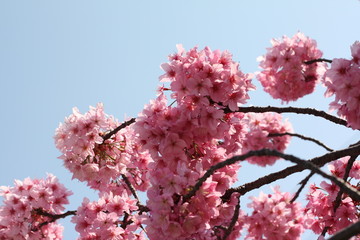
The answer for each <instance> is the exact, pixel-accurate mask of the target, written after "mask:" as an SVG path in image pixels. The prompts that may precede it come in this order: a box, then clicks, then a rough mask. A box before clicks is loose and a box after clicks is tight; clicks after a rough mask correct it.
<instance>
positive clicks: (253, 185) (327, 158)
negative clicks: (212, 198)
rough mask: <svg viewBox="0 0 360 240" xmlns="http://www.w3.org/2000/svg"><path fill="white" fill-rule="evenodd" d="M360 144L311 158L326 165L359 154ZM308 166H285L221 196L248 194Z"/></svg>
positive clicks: (317, 164)
mask: <svg viewBox="0 0 360 240" xmlns="http://www.w3.org/2000/svg"><path fill="white" fill-rule="evenodd" d="M359 147H360V146H359V145H352V146H351V147H349V148H345V149H341V150H338V151H334V152H331V153H327V154H325V155H323V156H320V157H316V158H313V159H311V160H310V162H312V163H313V164H315V165H316V166H319V167H322V166H323V165H325V164H326V163H328V162H331V161H334V160H336V159H339V158H341V157H345V156H355V155H356V156H357V155H359V154H360V148H359ZM305 169H306V168H304V167H303V166H300V165H295V166H291V167H288V168H285V169H283V170H281V171H278V172H275V173H271V174H269V175H266V176H264V177H261V178H258V179H257V180H255V181H253V182H249V183H246V184H244V185H242V186H239V187H237V188H230V189H228V190H227V191H226V193H225V194H224V196H222V197H221V198H222V199H223V201H227V200H228V199H230V196H231V194H232V193H234V192H238V193H240V194H241V195H244V194H246V193H247V192H250V191H252V190H254V189H257V188H260V187H262V186H264V185H267V184H270V183H272V182H275V181H277V180H279V179H283V178H286V177H287V176H290V175H291V174H294V173H296V172H301V171H303V170H305Z"/></svg>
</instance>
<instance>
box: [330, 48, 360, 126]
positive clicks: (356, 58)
mask: <svg viewBox="0 0 360 240" xmlns="http://www.w3.org/2000/svg"><path fill="white" fill-rule="evenodd" d="M351 56H352V59H351V60H348V59H344V58H335V59H333V61H332V63H331V68H330V69H329V70H328V71H327V72H326V79H325V81H324V83H325V86H326V87H327V88H328V89H327V92H326V96H332V95H335V100H334V101H333V102H332V103H331V108H332V109H335V110H337V113H338V115H339V116H341V117H344V118H345V119H346V121H347V122H348V124H349V126H350V127H352V128H353V129H360V111H359V109H360V91H359V89H360V42H359V41H356V42H355V43H354V44H353V45H352V46H351Z"/></svg>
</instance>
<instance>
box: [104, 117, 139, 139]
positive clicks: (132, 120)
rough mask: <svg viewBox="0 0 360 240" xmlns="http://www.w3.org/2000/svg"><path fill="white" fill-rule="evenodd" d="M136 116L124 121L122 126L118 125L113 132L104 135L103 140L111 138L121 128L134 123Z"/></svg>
mask: <svg viewBox="0 0 360 240" xmlns="http://www.w3.org/2000/svg"><path fill="white" fill-rule="evenodd" d="M135 120H136V118H131V119H130V120H128V121H126V122H123V123H122V124H121V125H120V126H118V127H117V128H115V129H114V130H112V131H111V132H109V133H107V134H106V135H104V136H103V142H105V141H106V140H108V139H109V138H111V136H112V135H114V134H116V133H117V132H118V131H120V130H121V129H123V128H125V127H127V126H129V125H131V124H133V123H134V122H135Z"/></svg>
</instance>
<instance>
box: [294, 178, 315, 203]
mask: <svg viewBox="0 0 360 240" xmlns="http://www.w3.org/2000/svg"><path fill="white" fill-rule="evenodd" d="M313 175H314V172H313V171H311V172H310V174H309V175H307V176H306V178H304V179H303V180H302V181H301V182H299V184H301V186H300V188H299V189H298V190H297V192H296V193H295V195H294V197H293V198H292V199H291V201H290V202H291V203H293V202H295V200H296V199H297V198H298V197H299V195H300V193H301V191H302V190H303V189H304V187H305V185H306V184H307V182H308V181H309V180H310V178H311V177H312V176H313Z"/></svg>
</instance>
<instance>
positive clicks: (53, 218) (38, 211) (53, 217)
mask: <svg viewBox="0 0 360 240" xmlns="http://www.w3.org/2000/svg"><path fill="white" fill-rule="evenodd" d="M34 211H35V213H36V214H39V215H41V216H45V217H48V218H50V220H49V221H46V222H42V223H41V224H39V226H37V227H36V228H34V229H31V230H32V231H34V232H36V231H38V230H39V229H40V228H42V227H43V226H45V225H47V224H49V223H52V222H55V221H56V220H58V219H60V218H66V217H67V216H71V215H76V212H77V211H76V210H73V211H67V212H64V213H61V214H52V213H48V212H46V211H44V210H43V209H42V208H36V209H34Z"/></svg>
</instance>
